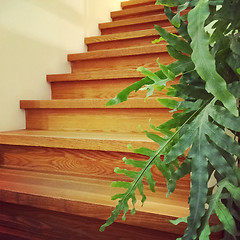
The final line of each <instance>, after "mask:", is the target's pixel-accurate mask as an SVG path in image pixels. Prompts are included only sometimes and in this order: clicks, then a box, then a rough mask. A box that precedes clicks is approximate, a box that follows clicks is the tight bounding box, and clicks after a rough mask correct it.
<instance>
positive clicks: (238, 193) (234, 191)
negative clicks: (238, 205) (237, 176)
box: [225, 182, 240, 202]
mask: <svg viewBox="0 0 240 240" xmlns="http://www.w3.org/2000/svg"><path fill="white" fill-rule="evenodd" d="M225 188H226V189H227V190H228V191H229V192H230V193H231V195H232V197H233V198H234V200H236V201H237V202H240V187H236V186H234V185H233V184H231V183H230V182H229V183H227V184H226V185H225Z"/></svg>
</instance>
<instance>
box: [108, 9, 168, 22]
mask: <svg viewBox="0 0 240 240" xmlns="http://www.w3.org/2000/svg"><path fill="white" fill-rule="evenodd" d="M162 13H163V10H159V9H156V10H152V11H149V12H143V13H139V14H130V15H126V16H119V17H112V20H113V21H120V20H127V19H134V18H139V17H146V16H153V15H156V14H162Z"/></svg>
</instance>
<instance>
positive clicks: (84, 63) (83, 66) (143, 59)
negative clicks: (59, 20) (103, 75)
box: [68, 43, 174, 73]
mask: <svg viewBox="0 0 240 240" xmlns="http://www.w3.org/2000/svg"><path fill="white" fill-rule="evenodd" d="M158 57H160V58H161V63H162V64H169V63H171V62H173V61H174V59H173V58H172V57H171V56H169V54H168V53H167V49H166V44H165V43H161V44H156V45H148V46H147V45H146V46H145V47H144V48H143V47H130V48H119V49H114V50H112V49H107V50H98V51H92V52H87V53H79V54H70V55H68V60H69V61H70V62H71V67H72V72H73V73H76V72H85V71H87V72H89V71H99V70H101V71H102V69H105V71H106V72H107V71H110V70H122V71H125V70H126V69H131V70H132V69H135V70H136V69H137V68H138V67H139V66H144V67H145V68H150V69H153V68H155V69H156V68H157V67H158V63H157V61H156V59H157V58H158Z"/></svg>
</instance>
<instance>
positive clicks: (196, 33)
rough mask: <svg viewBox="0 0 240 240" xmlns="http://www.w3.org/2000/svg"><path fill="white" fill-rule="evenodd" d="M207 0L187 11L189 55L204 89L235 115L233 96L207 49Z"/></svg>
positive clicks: (236, 113)
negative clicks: (190, 49)
mask: <svg viewBox="0 0 240 240" xmlns="http://www.w3.org/2000/svg"><path fill="white" fill-rule="evenodd" d="M209 13H210V12H209V6H208V0H200V1H199V2H198V4H197V6H196V7H195V8H194V9H193V10H191V11H190V12H189V15H188V22H189V24H188V31H189V34H190V37H191V38H192V43H191V47H192V49H193V53H192V55H191V57H192V60H193V62H194V64H195V67H196V71H197V72H198V74H199V75H200V77H201V78H202V79H203V80H205V81H206V90H207V91H208V92H210V93H212V94H213V95H214V96H215V97H216V98H217V99H219V100H220V101H221V102H222V103H223V104H224V106H225V107H226V108H227V109H228V110H229V111H230V112H231V113H233V114H234V115H235V116H238V110H237V107H236V99H235V97H234V96H233V95H232V94H231V93H230V92H229V91H228V89H227V85H226V82H225V80H224V79H223V78H222V77H221V76H220V75H219V74H218V73H217V71H216V63H215V59H214V57H213V56H212V55H211V53H210V51H209V39H208V36H207V34H206V32H205V30H204V23H205V21H206V19H207V18H208V16H209Z"/></svg>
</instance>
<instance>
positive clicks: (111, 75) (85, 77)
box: [47, 68, 159, 84]
mask: <svg viewBox="0 0 240 240" xmlns="http://www.w3.org/2000/svg"><path fill="white" fill-rule="evenodd" d="M152 70H153V71H158V70H159V68H153V69H152ZM143 77H144V75H143V74H142V73H141V72H138V71H136V69H126V70H125V71H124V72H123V71H121V70H117V69H115V70H114V69H112V70H111V71H104V70H103V69H99V70H98V71H88V72H87V71H84V72H80V71H79V72H76V73H71V74H51V75H47V81H48V82H49V83H51V82H70V81H93V80H99V81H101V80H106V79H107V80H112V79H129V78H131V79H135V81H136V78H137V79H139V80H140V79H141V78H143ZM98 84H99V82H98Z"/></svg>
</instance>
